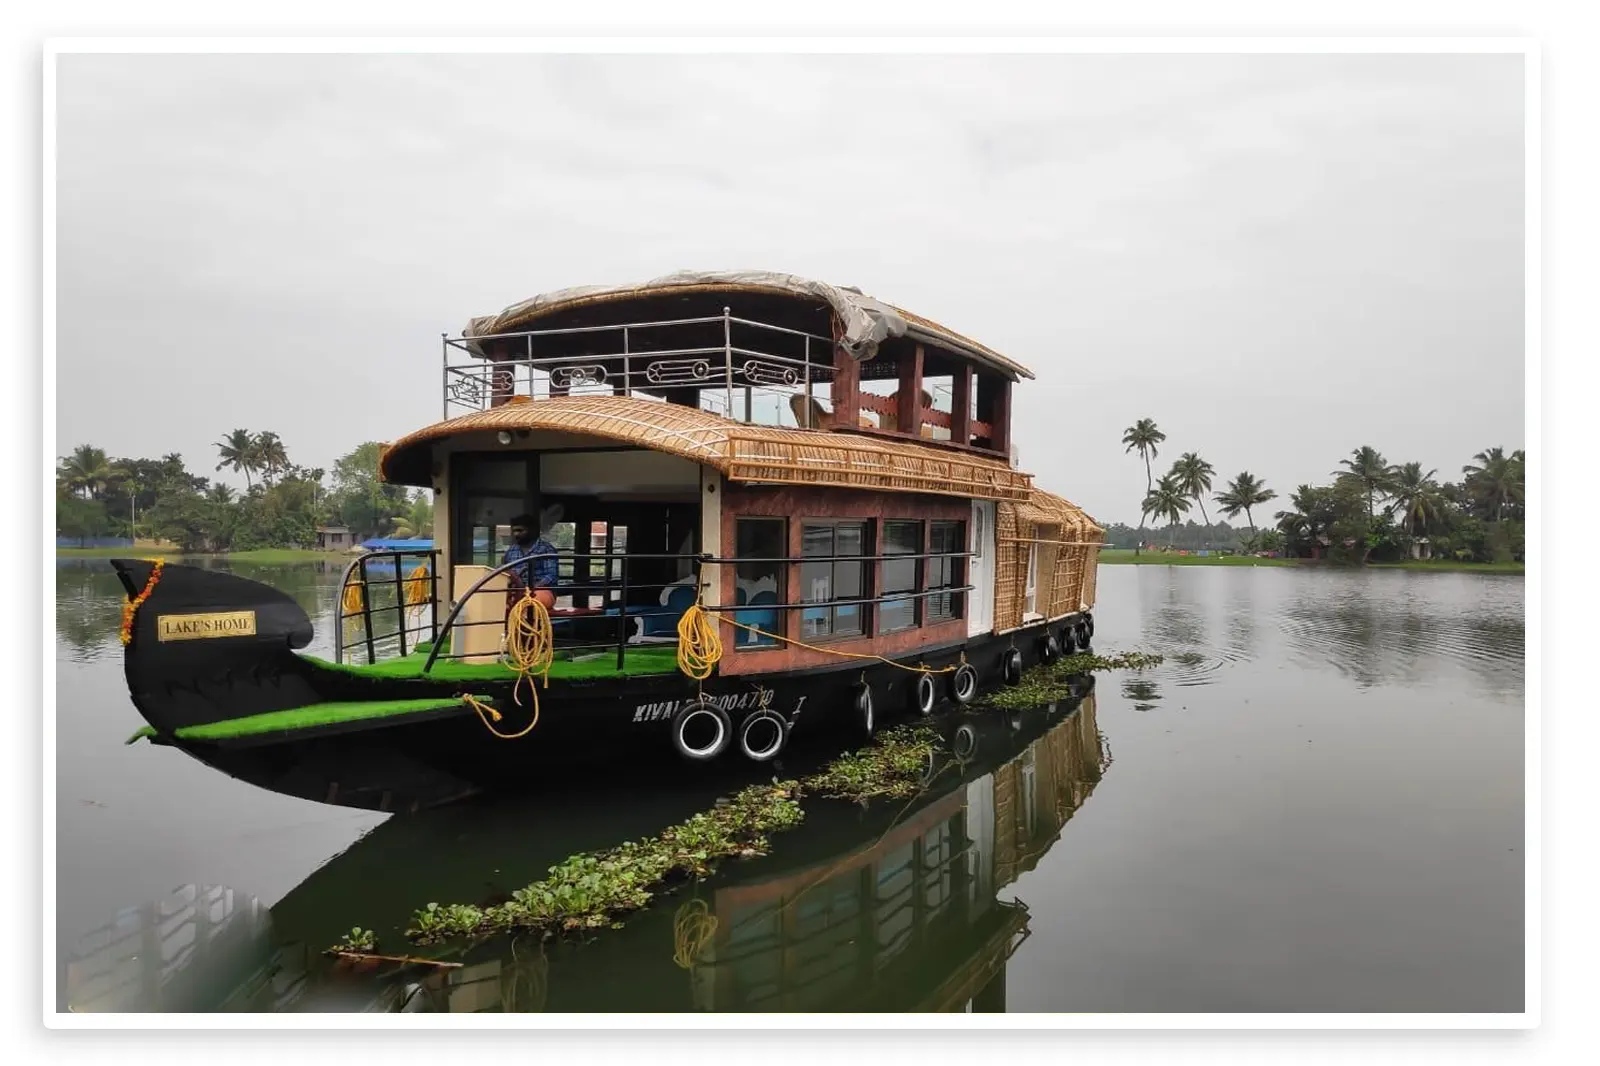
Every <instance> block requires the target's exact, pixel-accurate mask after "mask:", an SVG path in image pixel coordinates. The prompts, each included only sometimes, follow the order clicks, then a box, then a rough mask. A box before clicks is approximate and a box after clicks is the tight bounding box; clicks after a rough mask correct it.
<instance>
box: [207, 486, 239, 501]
mask: <svg viewBox="0 0 1600 1066" xmlns="http://www.w3.org/2000/svg"><path fill="white" fill-rule="evenodd" d="M206 499H208V500H210V501H211V502H212V503H221V504H229V503H232V502H233V489H232V488H231V487H230V486H227V485H212V486H211V488H210V489H208V490H207V491H206Z"/></svg>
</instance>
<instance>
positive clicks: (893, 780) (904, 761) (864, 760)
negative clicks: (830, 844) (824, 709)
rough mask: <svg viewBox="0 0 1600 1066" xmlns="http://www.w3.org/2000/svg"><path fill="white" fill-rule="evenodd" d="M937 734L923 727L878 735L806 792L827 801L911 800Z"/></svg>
mask: <svg viewBox="0 0 1600 1066" xmlns="http://www.w3.org/2000/svg"><path fill="white" fill-rule="evenodd" d="M939 743H940V740H939V734H938V733H935V732H934V731H933V730H932V729H929V728H927V727H926V726H898V727H896V728H894V729H887V730H884V731H883V732H882V733H880V734H878V738H877V741H876V743H874V744H872V745H871V746H869V747H865V748H862V749H861V750H860V751H853V752H850V753H849V754H848V755H842V756H840V757H839V758H837V759H835V760H834V761H833V762H832V763H830V764H829V765H828V768H827V769H825V770H823V771H821V772H820V773H816V774H813V775H812V776H810V777H808V778H806V780H805V783H804V784H805V788H806V791H808V792H815V793H816V794H817V795H819V796H824V797H827V798H829V799H856V800H860V799H871V798H873V797H877V796H890V797H894V796H910V795H912V794H913V793H915V792H916V791H917V789H918V788H919V787H921V781H922V778H923V775H924V774H925V772H926V771H927V768H928V763H929V760H930V759H932V758H933V754H934V751H935V748H936V745H938V744H939Z"/></svg>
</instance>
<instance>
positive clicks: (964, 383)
mask: <svg viewBox="0 0 1600 1066" xmlns="http://www.w3.org/2000/svg"><path fill="white" fill-rule="evenodd" d="M950 440H951V441H952V442H954V443H956V444H959V445H961V446H962V447H965V446H967V445H968V444H971V443H972V367H971V366H969V365H968V364H966V363H962V364H961V365H960V366H958V367H957V368H956V372H955V375H954V380H953V381H952V384H951V388H950Z"/></svg>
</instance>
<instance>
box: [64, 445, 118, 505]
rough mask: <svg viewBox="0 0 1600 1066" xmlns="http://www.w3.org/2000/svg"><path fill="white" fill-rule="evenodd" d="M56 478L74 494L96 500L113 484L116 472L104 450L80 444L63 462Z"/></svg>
mask: <svg viewBox="0 0 1600 1066" xmlns="http://www.w3.org/2000/svg"><path fill="white" fill-rule="evenodd" d="M56 476H57V477H59V478H60V479H61V482H62V484H64V485H65V486H66V487H67V489H68V490H69V491H71V492H73V493H74V494H76V495H79V496H86V497H88V498H90V499H96V498H98V497H99V495H100V493H101V492H103V491H105V488H106V486H107V485H109V484H110V483H111V479H112V477H113V476H114V471H113V470H112V468H111V463H110V461H109V460H108V459H106V453H105V452H104V450H102V449H100V448H96V447H93V446H92V445H88V444H80V445H78V446H77V447H76V448H74V449H72V454H71V455H69V456H67V457H66V458H65V459H62V460H61V465H60V466H59V467H57V468H56Z"/></svg>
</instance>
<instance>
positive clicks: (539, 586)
mask: <svg viewBox="0 0 1600 1066" xmlns="http://www.w3.org/2000/svg"><path fill="white" fill-rule="evenodd" d="M541 519H542V521H539V522H538V525H537V526H535V524H534V523H535V519H534V517H533V516H532V515H527V514H524V515H518V516H517V517H515V518H513V519H512V520H511V547H509V548H507V549H506V555H505V559H504V561H505V562H508V563H514V562H516V561H517V560H519V559H526V560H527V562H525V563H523V564H522V565H521V566H514V567H512V568H511V569H510V570H508V571H506V572H507V573H508V574H510V575H511V590H510V591H511V592H512V593H514V595H515V597H516V598H517V599H520V598H521V596H522V589H523V588H525V587H526V588H531V589H533V590H534V597H535V598H536V599H538V600H539V601H541V602H542V603H543V604H544V605H545V607H547V608H548V607H551V606H553V605H554V604H555V601H556V600H555V593H553V592H551V591H550V590H551V589H552V588H554V587H555V586H556V585H557V584H559V582H560V577H559V572H558V570H557V568H556V564H557V559H556V548H555V545H553V544H551V543H550V542H549V541H548V540H546V539H545V536H544V535H545V533H546V532H548V531H549V529H550V527H551V526H553V525H555V524H556V523H557V522H559V521H561V508H560V506H559V505H558V506H555V507H552V508H550V509H549V510H548V511H546V512H545V513H544V514H543V515H542V516H541ZM536 528H537V529H538V531H539V536H538V537H537V538H535V537H534V530H535V529H536Z"/></svg>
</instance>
